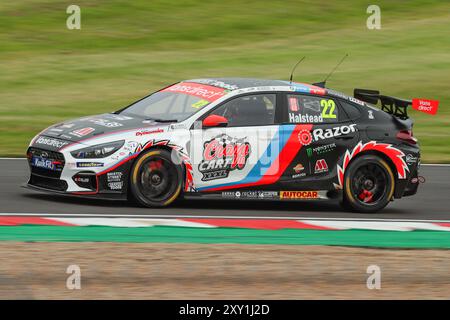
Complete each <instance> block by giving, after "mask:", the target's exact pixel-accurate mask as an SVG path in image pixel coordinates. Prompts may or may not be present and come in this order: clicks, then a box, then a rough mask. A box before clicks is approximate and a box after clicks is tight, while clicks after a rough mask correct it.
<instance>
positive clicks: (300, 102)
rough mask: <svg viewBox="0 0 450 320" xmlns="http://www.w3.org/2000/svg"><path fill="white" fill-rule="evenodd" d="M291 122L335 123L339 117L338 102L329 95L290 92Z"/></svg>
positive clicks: (288, 120)
mask: <svg viewBox="0 0 450 320" xmlns="http://www.w3.org/2000/svg"><path fill="white" fill-rule="evenodd" d="M287 99H288V103H287V106H288V112H287V119H285V121H286V122H289V123H334V122H338V121H339V120H340V119H339V116H340V115H339V108H338V105H337V103H336V102H335V101H334V100H333V99H330V98H328V97H316V96H306V95H298V94H288V95H287Z"/></svg>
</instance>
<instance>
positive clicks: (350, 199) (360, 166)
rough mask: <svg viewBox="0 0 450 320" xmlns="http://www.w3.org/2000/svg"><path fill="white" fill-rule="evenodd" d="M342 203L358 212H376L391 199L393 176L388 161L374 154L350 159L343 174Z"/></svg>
mask: <svg viewBox="0 0 450 320" xmlns="http://www.w3.org/2000/svg"><path fill="white" fill-rule="evenodd" d="M343 189H344V192H343V201H342V204H343V206H344V207H345V208H346V209H349V210H351V211H354V212H360V213H374V212H378V211H380V210H381V209H383V208H384V207H386V206H387V204H388V203H389V201H391V199H393V195H394V189H395V178H394V174H393V172H392V169H391V167H390V166H389V165H388V163H387V162H386V161H385V160H384V159H382V158H380V157H379V156H376V155H363V156H361V157H358V158H356V159H355V160H354V161H352V162H351V163H350V164H349V166H348V167H347V170H345V175H344V186H343Z"/></svg>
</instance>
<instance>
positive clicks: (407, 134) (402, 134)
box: [397, 130, 417, 144]
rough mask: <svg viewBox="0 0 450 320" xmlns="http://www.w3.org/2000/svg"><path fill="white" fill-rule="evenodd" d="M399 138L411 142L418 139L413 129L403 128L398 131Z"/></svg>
mask: <svg viewBox="0 0 450 320" xmlns="http://www.w3.org/2000/svg"><path fill="white" fill-rule="evenodd" d="M397 139H399V140H402V141H404V142H407V143H410V144H416V143H417V139H416V138H414V136H413V133H412V130H402V131H399V132H398V133H397Z"/></svg>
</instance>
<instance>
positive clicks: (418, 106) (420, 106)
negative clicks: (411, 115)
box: [412, 99, 439, 114]
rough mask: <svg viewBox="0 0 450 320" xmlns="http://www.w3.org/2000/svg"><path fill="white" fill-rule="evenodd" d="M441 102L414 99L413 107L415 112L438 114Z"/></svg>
mask: <svg viewBox="0 0 450 320" xmlns="http://www.w3.org/2000/svg"><path fill="white" fill-rule="evenodd" d="M438 106H439V101H438V100H428V99H413V100H412V107H413V109H415V110H418V111H422V112H425V113H429V114H436V113H437V111H438Z"/></svg>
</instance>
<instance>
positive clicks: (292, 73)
mask: <svg viewBox="0 0 450 320" xmlns="http://www.w3.org/2000/svg"><path fill="white" fill-rule="evenodd" d="M305 58H306V57H303V58H301V59H300V60H299V61H298V62H297V63H296V64H295V66H294V68H292V71H291V76H290V78H289V84H292V77H293V75H294V71H295V68H297V66H298V65H299V64H300V62H302V61H303V60H305Z"/></svg>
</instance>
